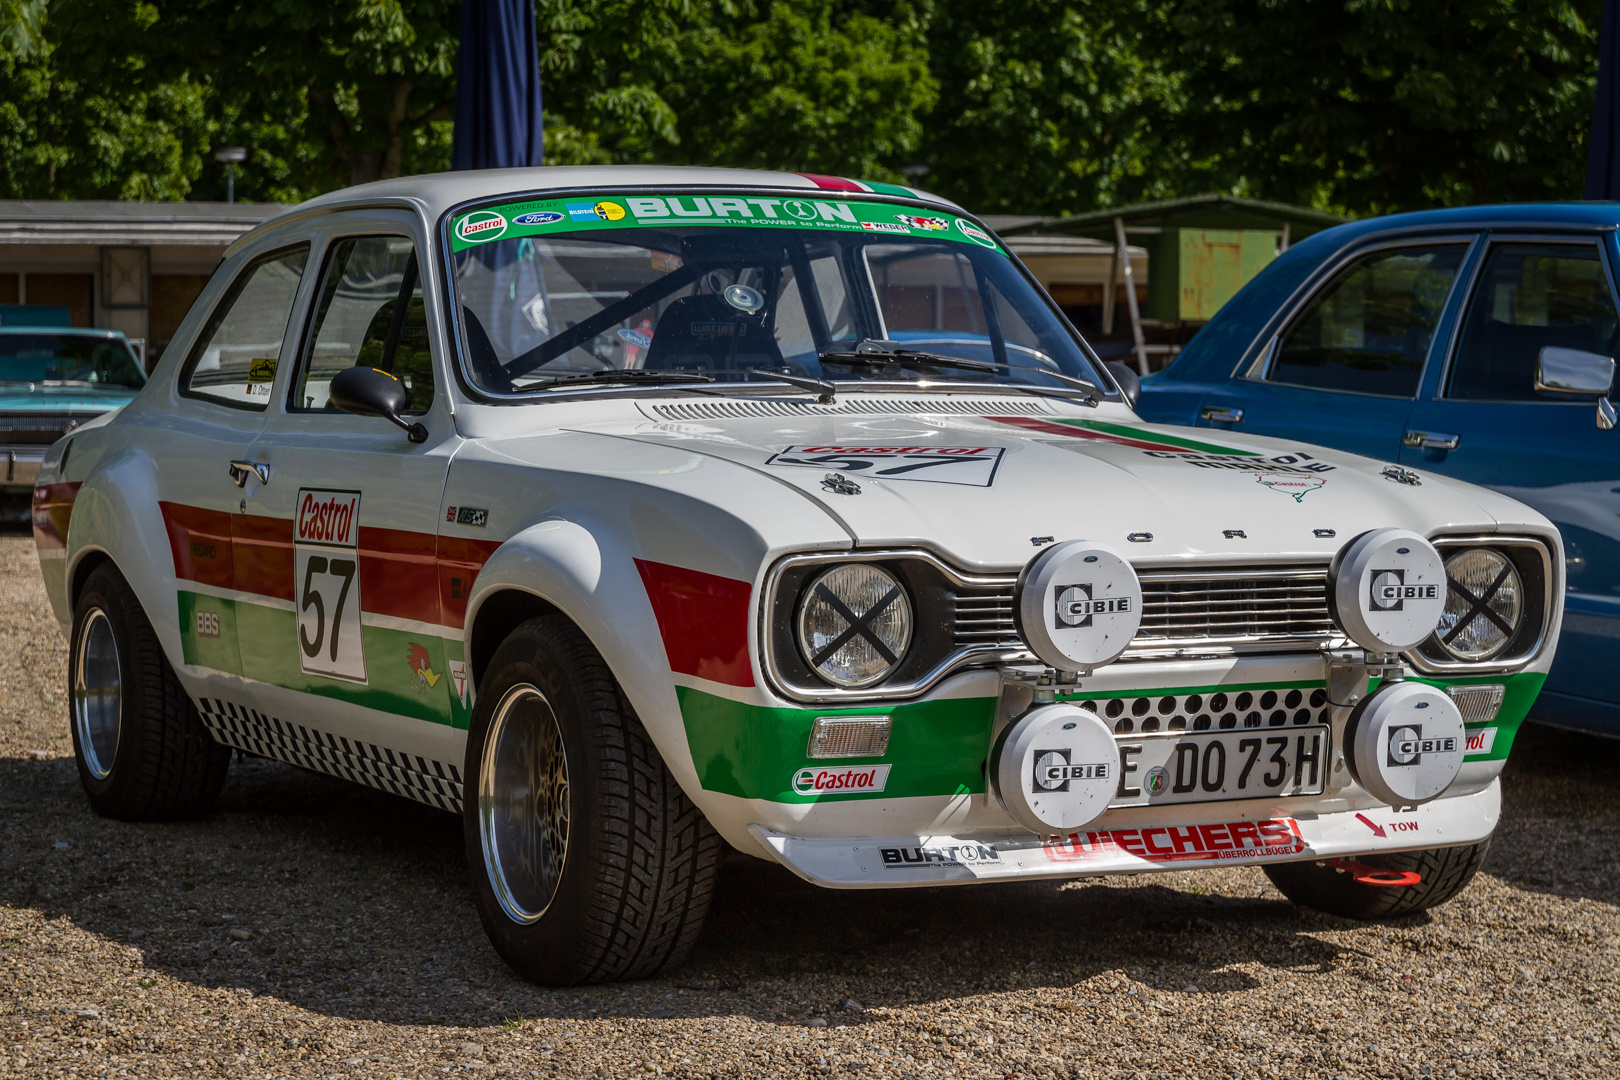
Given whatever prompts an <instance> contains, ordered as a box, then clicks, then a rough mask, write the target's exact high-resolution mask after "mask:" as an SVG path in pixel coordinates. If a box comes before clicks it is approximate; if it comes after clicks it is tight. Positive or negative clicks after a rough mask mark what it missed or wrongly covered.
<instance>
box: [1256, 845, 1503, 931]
mask: <svg viewBox="0 0 1620 1080" xmlns="http://www.w3.org/2000/svg"><path fill="white" fill-rule="evenodd" d="M1490 849H1491V838H1490V837H1488V836H1487V837H1486V838H1485V839H1483V840H1481V841H1480V842H1479V843H1477V844H1468V845H1465V846H1463V847H1450V848H1428V849H1426V850H1422V851H1401V852H1396V853H1395V854H1392V855H1367V856H1364V857H1363V858H1361V859H1358V860H1357V861H1358V862H1362V863H1365V864H1366V865H1368V866H1375V867H1377V868H1379V869H1380V870H1405V871H1414V872H1416V873H1417V874H1418V875H1419V876H1420V877H1421V878H1422V880H1421V881H1420V882H1418V884H1416V885H1405V886H1395V887H1392V886H1388V885H1363V884H1361V883H1360V882H1358V881H1356V880H1355V879H1354V878H1352V877H1351V876H1350V874H1349V872H1347V871H1345V870H1341V869H1338V868H1336V867H1333V866H1329V865H1327V864H1326V863H1314V862H1297V863H1274V864H1272V865H1270V866H1267V867H1266V868H1265V870H1266V877H1268V878H1270V879H1271V883H1272V884H1273V885H1275V886H1277V888H1278V889H1279V890H1280V891H1281V892H1282V894H1283V895H1284V896H1286V897H1288V899H1290V900H1292V901H1293V902H1294V903H1296V904H1299V905H1300V906H1301V907H1308V908H1315V909H1316V910H1317V911H1325V912H1327V913H1328V914H1329V915H1342V916H1344V917H1345V918H1347V919H1362V920H1372V919H1389V918H1393V917H1395V916H1397V915H1411V914H1413V913H1415V912H1419V911H1427V910H1429V909H1430V908H1432V907H1439V906H1440V905H1441V904H1443V903H1445V902H1446V901H1447V900H1450V899H1451V898H1452V897H1454V896H1456V895H1457V894H1458V893H1460V892H1462V891H1463V889H1465V888H1467V887H1468V883H1469V882H1470V881H1472V880H1474V875H1475V874H1476V873H1478V871H1479V868H1480V866H1481V865H1482V864H1483V863H1484V862H1485V854H1486V852H1488V851H1490Z"/></svg>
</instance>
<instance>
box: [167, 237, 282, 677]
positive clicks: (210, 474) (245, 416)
mask: <svg viewBox="0 0 1620 1080" xmlns="http://www.w3.org/2000/svg"><path fill="white" fill-rule="evenodd" d="M308 260H309V244H308V243H298V244H295V245H292V246H280V247H277V248H274V249H272V250H269V251H266V252H264V253H262V254H258V255H255V256H252V257H250V258H249V259H247V260H246V262H245V263H238V264H236V266H235V267H230V268H227V269H226V270H225V271H222V272H226V273H232V275H233V276H232V278H231V280H230V282H229V284H228V285H227V286H226V287H225V289H224V291H223V292H222V293H221V294H220V295H219V297H218V299H217V300H216V302H215V303H214V307H213V310H212V311H211V312H210V313H209V315H208V317H207V320H206V321H205V322H204V323H203V325H202V327H201V329H200V330H199V332H198V334H197V336H196V338H195V339H194V342H193V344H192V347H191V349H190V351H189V352H188V353H187V355H186V359H185V361H184V363H183V364H182V365H181V368H180V373H179V376H178V380H177V384H176V389H177V396H176V398H175V401H174V404H173V407H172V412H171V413H170V414H169V415H167V416H163V415H161V414H148V415H153V416H154V419H153V421H152V422H150V423H148V424H147V426H146V428H145V430H143V431H142V433H141V436H140V445H141V446H142V448H143V449H144V450H145V451H146V452H147V453H148V454H150V455H151V456H152V459H153V461H154V462H155V463H156V469H155V470H154V472H155V474H156V476H157V487H158V502H159V508H160V509H161V511H162V514H163V522H164V525H165V528H166V531H167V533H168V542H169V548H170V554H171V555H172V557H173V559H174V570H175V578H176V602H177V605H178V609H179V610H178V617H179V625H180V641H181V651H182V660H181V664H182V671H183V672H184V673H185V674H186V675H188V676H189V677H190V679H191V680H197V681H198V682H196V683H195V685H194V689H199V690H201V691H202V693H201V695H200V696H206V694H207V690H206V687H205V686H203V684H212V685H213V689H214V690H215V691H217V692H219V693H222V694H226V695H227V696H230V697H240V695H241V694H242V693H243V688H242V683H241V678H240V676H241V650H240V647H239V640H240V639H239V628H238V615H239V614H240V612H241V609H242V604H241V602H240V601H241V599H242V590H243V587H244V581H243V576H244V564H245V563H251V561H252V558H253V554H252V552H251V551H244V550H243V546H242V541H243V540H244V539H249V538H244V537H243V536H242V535H241V525H242V524H243V514H242V510H243V509H244V508H245V507H246V505H247V502H246V500H247V498H249V497H251V496H253V495H255V494H256V493H257V491H258V489H259V487H260V483H259V477H258V475H257V474H256V473H255V472H254V471H253V470H252V469H251V467H250V466H249V465H248V464H247V452H248V449H249V447H250V446H251V445H252V443H253V441H254V440H255V439H256V438H257V437H258V435H259V432H260V431H261V430H262V428H263V427H264V422H265V417H266V414H267V411H268V406H269V405H270V401H271V397H270V395H271V386H272V383H273V381H274V378H275V374H276V371H277V370H278V368H279V365H280V361H281V358H282V356H283V355H284V354H285V353H286V352H287V351H288V348H287V342H288V340H289V336H290V328H291V326H292V324H293V317H294V314H295V312H296V311H297V309H298V305H299V303H300V297H301V289H302V284H303V279H304V270H305V266H306V264H307V262H308Z"/></svg>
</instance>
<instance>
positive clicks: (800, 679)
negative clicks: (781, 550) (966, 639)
mask: <svg viewBox="0 0 1620 1080" xmlns="http://www.w3.org/2000/svg"><path fill="white" fill-rule="evenodd" d="M840 563H877V564H879V565H881V566H882V567H883V568H884V569H885V570H886V571H888V573H890V574H891V575H893V576H894V577H895V578H896V579H897V580H898V581H900V583H901V585H902V586H903V587H904V588H905V591H906V594H907V596H908V597H909V598H910V600H911V603H912V635H911V647H910V649H909V651H908V652H907V653H906V655H905V656H904V657H902V658H901V661H900V663H899V664H898V665H896V666H895V668H894V669H893V670H892V671H890V672H889V673H888V674H887V675H886V676H885V677H884V678H882V679H879V680H877V681H875V682H872V683H870V684H868V685H866V686H861V687H854V688H851V687H842V686H835V685H833V684H832V683H829V682H827V681H826V680H825V679H823V678H821V677H820V676H819V675H818V674H816V673H815V672H814V671H812V670H811V668H810V666H809V664H808V663H806V661H805V658H804V655H803V652H802V650H801V649H800V647H799V642H798V634H797V616H798V610H799V609H798V602H799V598H800V596H801V595H802V594H803V592H804V590H805V588H806V586H807V585H808V584H809V583H810V581H811V580H813V579H814V578H815V577H817V576H818V575H819V574H820V573H821V572H822V571H824V570H827V569H830V568H831V567H833V566H835V565H838V564H840ZM1011 580H1012V578H1011V576H1010V575H1007V574H997V575H979V574H971V573H965V572H963V571H960V570H957V569H956V568H955V567H953V566H951V565H950V564H949V563H947V562H946V561H945V560H944V559H942V558H940V557H939V556H938V555H936V554H935V553H933V552H931V551H928V550H926V549H923V548H900V549H895V550H890V551H824V552H801V553H799V554H795V555H787V556H784V557H782V558H781V559H779V560H777V561H776V563H775V564H773V565H772V566H771V568H770V570H768V571H767V572H766V574H765V581H764V583H763V587H762V590H761V593H762V595H761V603H760V606H759V620H760V621H759V642H760V646H761V649H760V652H761V657H760V659H761V666H762V667H763V668H764V671H765V678H766V681H767V682H768V683H769V684H770V686H771V688H772V689H774V690H776V691H777V692H779V693H780V694H781V695H782V696H783V697H785V698H787V699H789V700H792V701H802V702H808V703H814V704H833V703H838V702H845V701H847V702H849V703H850V704H852V705H854V704H856V703H864V702H872V701H896V700H903V699H907V698H915V697H917V696H918V695H920V694H923V693H926V692H927V691H928V690H929V689H931V688H932V687H934V686H935V685H937V684H938V683H939V682H940V680H942V679H944V678H945V677H946V676H948V675H950V674H951V673H952V672H955V671H959V670H961V669H963V668H965V667H970V666H984V665H990V664H996V663H1003V662H1008V661H1013V660H1019V661H1025V660H1031V659H1033V654H1031V653H1030V652H1029V651H1028V650H1027V649H1025V648H1024V647H1023V646H1022V643H1016V644H1013V645H1011V646H1009V645H1008V644H1007V643H1005V642H1002V641H1000V640H999V639H998V640H987V641H981V642H976V643H972V644H963V643H959V642H958V641H957V639H956V632H957V618H958V605H959V601H960V600H961V598H962V597H963V596H973V595H988V594H994V593H998V592H1002V591H1005V590H1006V589H1007V587H1008V586H1009V585H1010V584H1011ZM1007 619H1008V623H1007V627H1006V629H1007V632H1008V633H1009V634H1011V633H1012V626H1011V614H1010V612H1009V613H1008V615H1007ZM991 636H992V637H994V636H995V635H991Z"/></svg>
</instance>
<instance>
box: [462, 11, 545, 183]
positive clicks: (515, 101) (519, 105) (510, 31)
mask: <svg viewBox="0 0 1620 1080" xmlns="http://www.w3.org/2000/svg"><path fill="white" fill-rule="evenodd" d="M456 63H457V67H456V126H455V132H454V134H453V136H452V139H451V143H450V167H451V168H452V169H508V168H520V167H522V166H526V165H539V164H540V159H541V156H542V154H543V153H544V149H545V144H544V142H543V141H542V139H541V132H542V130H543V121H542V119H541V114H540V51H539V47H538V45H537V43H536V41H535V32H534V0H462V5H461V54H460V56H459V57H458V58H457V62H456Z"/></svg>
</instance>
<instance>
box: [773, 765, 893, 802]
mask: <svg viewBox="0 0 1620 1080" xmlns="http://www.w3.org/2000/svg"><path fill="white" fill-rule="evenodd" d="M888 782H889V766H887V765H837V766H828V767H826V768H820V769H815V768H812V769H800V770H799V771H798V772H796V773H794V774H793V790H794V791H796V792H798V793H799V794H800V795H869V794H871V793H873V792H877V791H882V790H883V785H884V784H887V783H888Z"/></svg>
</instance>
